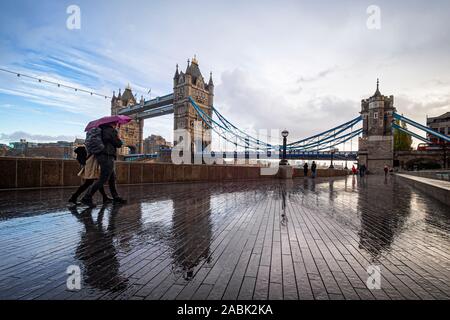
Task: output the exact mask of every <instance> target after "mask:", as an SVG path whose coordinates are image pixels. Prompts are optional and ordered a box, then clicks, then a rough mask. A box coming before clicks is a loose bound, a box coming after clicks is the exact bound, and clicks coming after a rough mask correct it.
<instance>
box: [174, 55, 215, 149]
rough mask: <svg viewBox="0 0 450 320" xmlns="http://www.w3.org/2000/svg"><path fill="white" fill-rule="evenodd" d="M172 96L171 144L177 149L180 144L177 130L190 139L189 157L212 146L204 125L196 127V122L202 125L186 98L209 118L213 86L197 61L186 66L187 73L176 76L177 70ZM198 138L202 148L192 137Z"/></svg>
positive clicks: (208, 131) (176, 74)
mask: <svg viewBox="0 0 450 320" xmlns="http://www.w3.org/2000/svg"><path fill="white" fill-rule="evenodd" d="M173 93H174V103H173V104H174V142H173V145H174V146H176V145H177V144H178V143H180V142H181V141H182V139H183V138H182V137H181V136H180V135H179V134H177V133H176V132H177V130H186V132H188V133H189V135H190V139H191V141H190V146H191V153H194V152H201V151H202V150H199V149H200V148H201V149H204V148H205V147H206V146H208V145H210V144H211V132H210V130H207V127H206V125H205V123H204V122H201V124H200V125H199V126H196V123H198V122H197V121H202V119H201V117H200V116H199V115H198V114H197V112H196V111H195V109H194V107H193V106H192V105H191V103H190V102H189V96H190V97H192V98H193V99H194V101H195V103H196V104H197V105H198V106H199V107H200V108H201V110H202V111H203V112H205V113H206V114H208V115H209V116H211V117H212V107H213V102H214V83H213V80H212V74H211V73H210V77H209V81H208V83H206V82H205V79H204V78H203V76H202V73H201V72H200V68H199V64H198V61H197V59H196V58H195V57H194V58H193V59H192V63H189V60H188V64H187V68H186V71H185V72H183V71H181V72H179V71H178V65H177V67H176V71H175V76H174V78H173ZM195 136H197V137H201V145H195V144H194V137H195Z"/></svg>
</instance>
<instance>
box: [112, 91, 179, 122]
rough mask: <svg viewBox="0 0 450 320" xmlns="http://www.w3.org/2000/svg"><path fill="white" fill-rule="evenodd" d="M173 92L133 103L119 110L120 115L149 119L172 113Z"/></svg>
mask: <svg viewBox="0 0 450 320" xmlns="http://www.w3.org/2000/svg"><path fill="white" fill-rule="evenodd" d="M173 112H174V111H173V93H170V94H167V95H165V96H161V97H156V98H154V99H150V100H147V101H145V102H144V104H135V105H133V106H129V107H126V108H124V109H122V110H120V111H119V114H121V115H126V116H129V115H134V116H135V117H137V118H139V119H149V118H155V117H159V116H163V115H166V114H171V113H173Z"/></svg>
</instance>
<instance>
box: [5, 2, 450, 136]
mask: <svg viewBox="0 0 450 320" xmlns="http://www.w3.org/2000/svg"><path fill="white" fill-rule="evenodd" d="M72 4H76V5H78V6H79V7H80V9H81V29H79V30H69V29H68V28H67V27H66V20H67V18H68V16H69V14H67V13H66V9H67V7H68V6H69V5H72ZM370 5H377V6H378V7H379V8H380V9H381V29H380V30H373V29H368V28H367V25H366V22H367V19H368V18H369V14H367V12H366V11H367V8H368V7H369V6H370ZM449 12H450V1H438V0H434V1H411V0H408V1H395V3H394V2H393V1H261V0H257V1H256V0H255V1H229V0H228V1H213V0H209V1H193V0H191V1H148V0H145V1H144V0H142V1H131V0H128V1H110V0H108V1H106V0H105V1H100V0H99V1H76V2H74V1H39V2H37V1H19V0H16V1H6V2H4V3H2V10H1V11H0V48H1V49H0V67H1V68H7V69H10V70H14V71H18V72H23V73H28V74H32V75H36V76H40V77H45V78H46V79H49V80H57V81H59V82H61V83H65V84H69V85H73V86H76V87H80V88H87V89H89V90H91V89H92V90H94V91H96V92H99V93H103V94H107V95H111V94H112V91H113V90H116V91H117V90H118V88H122V90H123V88H124V87H125V86H126V85H127V84H128V83H130V85H131V87H132V88H133V90H134V91H135V92H137V93H138V96H139V97H140V95H141V94H144V95H145V97H146V98H148V95H146V93H147V91H148V90H149V89H150V88H151V89H152V96H153V97H154V96H155V95H163V94H166V93H170V92H171V91H172V77H173V74H174V71H175V64H177V63H178V64H179V65H180V68H182V69H184V68H185V67H186V60H187V59H189V58H192V56H193V55H194V54H196V55H197V58H198V60H199V64H200V69H201V71H202V73H203V75H204V77H205V78H207V77H208V75H209V72H210V71H212V72H213V79H214V82H215V85H216V88H215V94H216V95H215V106H216V107H217V108H218V109H219V110H220V111H221V112H222V114H223V115H225V116H226V117H227V118H228V119H229V120H230V121H232V122H234V123H235V124H237V125H239V126H242V127H253V128H255V129H259V128H264V129H284V128H287V129H288V130H289V131H290V132H291V135H290V138H291V139H296V138H301V137H305V136H308V135H311V134H314V133H317V132H320V131H323V130H325V129H328V128H330V127H333V126H335V125H338V124H340V123H343V122H345V121H347V120H350V119H351V118H354V117H356V116H357V115H358V111H359V110H360V101H361V99H363V98H367V97H369V96H371V95H372V94H373V93H374V91H375V86H376V79H377V78H378V77H379V78H380V90H381V92H382V93H383V94H385V95H394V96H395V106H396V107H397V110H398V112H400V113H403V114H405V115H406V116H408V117H410V118H412V119H414V120H416V121H418V122H421V123H425V119H426V115H429V116H437V115H440V114H442V113H444V112H446V111H450V72H449V71H450V59H449V57H450V41H449V40H450V39H449V37H450V36H449V35H450V19H448V13H449ZM109 113H110V101H109V99H103V98H99V97H91V96H90V95H88V94H83V93H80V92H78V93H75V92H72V91H69V90H65V89H61V88H56V87H55V86H51V85H42V84H39V83H36V82H32V81H28V80H23V79H18V78H17V77H16V76H13V75H8V74H4V73H0V142H3V143H5V142H9V141H16V140H18V139H19V138H20V137H25V138H28V139H29V140H33V141H51V140H60V139H72V138H73V137H76V136H77V137H83V136H84V133H83V128H84V126H85V124H86V123H87V122H88V121H90V120H92V119H93V118H96V117H100V116H103V115H107V114H109ZM172 127H173V116H172V115H168V116H164V117H161V118H156V119H152V120H146V124H145V135H149V134H150V133H155V134H161V135H163V136H164V137H166V138H168V139H169V140H172Z"/></svg>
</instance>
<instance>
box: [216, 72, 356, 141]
mask: <svg viewBox="0 0 450 320" xmlns="http://www.w3.org/2000/svg"><path fill="white" fill-rule="evenodd" d="M216 92H218V93H217V95H216V98H217V99H216V101H217V102H216V107H217V108H218V110H219V112H221V113H222V115H223V116H225V117H226V118H227V119H228V120H229V121H231V122H232V123H234V124H235V125H237V126H238V127H241V128H247V129H251V130H256V131H258V130H259V129H267V130H271V129H279V130H283V129H285V128H286V129H288V130H289V131H290V132H291V134H290V139H300V138H305V137H307V136H310V135H313V134H316V133H319V132H322V131H325V130H327V129H330V128H333V127H335V126H337V125H339V124H342V123H344V122H347V121H349V120H350V119H353V118H355V117H356V116H357V115H358V112H359V108H360V104H359V102H358V101H353V100H350V99H341V98H339V97H337V96H334V95H328V94H324V95H317V96H312V97H305V98H302V99H300V98H296V99H293V100H291V99H288V98H287V96H286V95H285V94H284V93H285V92H283V91H281V92H277V91H276V90H274V91H267V90H266V89H265V88H264V87H263V86H258V85H257V84H255V83H254V82H253V81H252V79H251V76H250V74H249V73H246V72H245V71H243V70H241V69H235V70H232V71H227V72H224V73H223V74H222V76H221V84H220V85H219V86H218V87H217V90H216Z"/></svg>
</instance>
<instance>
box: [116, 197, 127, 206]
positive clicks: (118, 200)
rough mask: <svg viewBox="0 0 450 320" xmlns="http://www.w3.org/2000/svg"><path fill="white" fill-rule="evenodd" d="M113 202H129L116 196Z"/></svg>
mask: <svg viewBox="0 0 450 320" xmlns="http://www.w3.org/2000/svg"><path fill="white" fill-rule="evenodd" d="M113 203H114V204H125V203H127V200H125V199H122V198H121V197H115V198H114V199H113Z"/></svg>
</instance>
